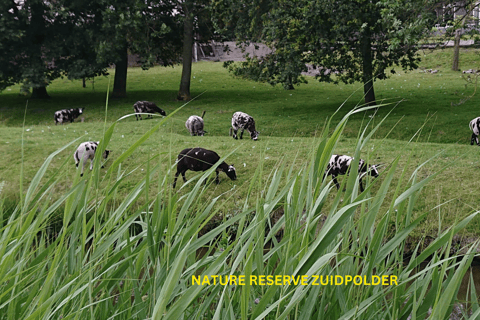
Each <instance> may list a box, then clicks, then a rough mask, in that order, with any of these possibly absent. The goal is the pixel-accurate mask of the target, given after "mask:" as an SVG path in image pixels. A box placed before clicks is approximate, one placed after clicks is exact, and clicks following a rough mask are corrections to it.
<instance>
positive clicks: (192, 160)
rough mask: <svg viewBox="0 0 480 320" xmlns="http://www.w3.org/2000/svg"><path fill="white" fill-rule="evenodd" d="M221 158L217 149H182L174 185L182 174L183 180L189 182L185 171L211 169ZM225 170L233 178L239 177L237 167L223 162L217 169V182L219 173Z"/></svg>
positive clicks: (217, 181)
mask: <svg viewBox="0 0 480 320" xmlns="http://www.w3.org/2000/svg"><path fill="white" fill-rule="evenodd" d="M218 160H220V157H219V155H218V154H217V153H216V152H215V151H211V150H207V149H203V148H188V149H184V150H182V151H180V154H179V155H178V160H177V173H175V179H174V180H173V187H174V188H175V185H176V183H177V178H178V176H179V175H180V174H182V177H183V181H184V182H187V179H186V178H185V172H186V171H187V170H192V171H206V170H208V169H210V168H211V167H212V166H213V165H214V164H215V163H217V162H218ZM220 171H223V172H225V173H226V174H227V176H228V177H229V178H230V179H231V180H236V179H237V174H236V171H235V167H234V166H233V164H232V165H228V164H227V163H225V161H224V162H222V163H221V164H220V165H219V166H218V167H217V170H216V174H217V175H216V177H215V182H216V183H217V184H218V183H219V182H220V180H219V179H218V173H219V172H220Z"/></svg>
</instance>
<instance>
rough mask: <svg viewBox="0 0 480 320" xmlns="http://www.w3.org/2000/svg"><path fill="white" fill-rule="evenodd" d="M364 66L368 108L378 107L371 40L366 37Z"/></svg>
mask: <svg viewBox="0 0 480 320" xmlns="http://www.w3.org/2000/svg"><path fill="white" fill-rule="evenodd" d="M362 64H363V76H362V80H363V94H364V96H365V104H366V105H367V106H374V105H376V102H375V91H374V89H373V66H372V64H373V57H372V45H371V40H370V38H369V37H368V36H366V37H365V38H364V39H363V41H362Z"/></svg>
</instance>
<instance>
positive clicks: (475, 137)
mask: <svg viewBox="0 0 480 320" xmlns="http://www.w3.org/2000/svg"><path fill="white" fill-rule="evenodd" d="M475 141H476V142H477V145H478V137H477V135H476V134H475V133H472V139H471V140H470V145H471V146H473V144H474V143H475Z"/></svg>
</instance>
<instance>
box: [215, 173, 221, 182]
mask: <svg viewBox="0 0 480 320" xmlns="http://www.w3.org/2000/svg"><path fill="white" fill-rule="evenodd" d="M215 173H216V174H217V175H216V176H215V183H216V184H219V183H220V179H218V170H217V171H215Z"/></svg>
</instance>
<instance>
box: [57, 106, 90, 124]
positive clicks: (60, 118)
mask: <svg viewBox="0 0 480 320" xmlns="http://www.w3.org/2000/svg"><path fill="white" fill-rule="evenodd" d="M83 109H84V108H76V109H63V110H58V111H55V115H54V116H53V119H54V120H55V125H57V124H58V123H59V122H60V123H61V124H63V123H64V122H67V121H70V122H73V120H75V119H76V118H78V117H79V116H80V115H81V114H82V113H83Z"/></svg>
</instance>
